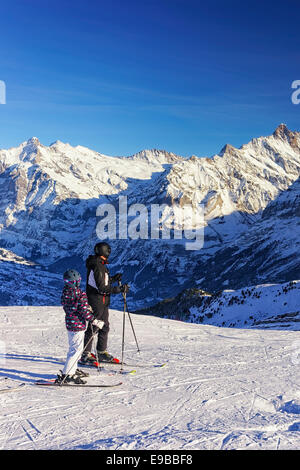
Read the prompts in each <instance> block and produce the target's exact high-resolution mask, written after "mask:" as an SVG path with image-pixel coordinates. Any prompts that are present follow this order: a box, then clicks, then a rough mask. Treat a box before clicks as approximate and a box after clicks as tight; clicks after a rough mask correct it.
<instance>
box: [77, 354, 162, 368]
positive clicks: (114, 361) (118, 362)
mask: <svg viewBox="0 0 300 470" xmlns="http://www.w3.org/2000/svg"><path fill="white" fill-rule="evenodd" d="M92 356H93V357H94V358H95V359H96V356H95V355H94V354H92ZM79 363H80V362H79ZM79 363H78V364H79ZM95 363H96V364H98V363H97V362H96V361H95ZM80 364H81V365H83V364H82V363H80ZM101 364H106V365H107V364H109V365H112V366H116V365H117V366H118V365H119V366H126V367H157V368H162V367H165V366H166V365H167V362H163V363H161V364H155V363H135V364H130V363H127V362H123V363H122V362H121V361H120V360H119V359H117V358H114V360H113V361H104V360H102V361H101ZM96 367H97V366H96Z"/></svg>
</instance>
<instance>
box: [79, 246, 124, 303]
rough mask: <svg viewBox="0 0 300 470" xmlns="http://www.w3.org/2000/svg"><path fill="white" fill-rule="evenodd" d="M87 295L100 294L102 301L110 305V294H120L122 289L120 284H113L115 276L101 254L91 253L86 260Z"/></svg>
mask: <svg viewBox="0 0 300 470" xmlns="http://www.w3.org/2000/svg"><path fill="white" fill-rule="evenodd" d="M86 269H87V281H86V293H87V296H88V297H89V296H91V295H99V296H101V300H102V303H103V304H104V305H106V306H107V305H109V303H110V294H119V293H120V292H121V289H120V287H119V286H113V285H112V283H113V282H114V277H110V275H109V270H108V267H107V264H106V261H105V260H104V259H102V258H101V257H100V256H96V255H90V256H89V257H88V258H87V260H86Z"/></svg>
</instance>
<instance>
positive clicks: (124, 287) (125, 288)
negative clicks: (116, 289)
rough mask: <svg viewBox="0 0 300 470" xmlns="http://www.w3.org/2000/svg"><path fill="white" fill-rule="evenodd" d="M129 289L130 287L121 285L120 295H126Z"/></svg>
mask: <svg viewBox="0 0 300 470" xmlns="http://www.w3.org/2000/svg"><path fill="white" fill-rule="evenodd" d="M129 289H130V286H129V285H128V284H122V285H121V286H120V290H121V292H122V294H127V292H129Z"/></svg>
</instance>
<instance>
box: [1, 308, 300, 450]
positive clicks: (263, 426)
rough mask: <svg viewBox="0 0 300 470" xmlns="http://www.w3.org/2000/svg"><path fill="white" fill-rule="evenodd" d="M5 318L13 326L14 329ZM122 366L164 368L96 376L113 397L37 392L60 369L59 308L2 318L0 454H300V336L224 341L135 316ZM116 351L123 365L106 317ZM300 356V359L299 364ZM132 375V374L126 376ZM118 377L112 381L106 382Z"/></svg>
mask: <svg viewBox="0 0 300 470" xmlns="http://www.w3.org/2000/svg"><path fill="white" fill-rule="evenodd" d="M7 318H9V319H10V320H11V321H10V322H7ZM132 320H133V324H134V327H135V330H136V334H137V338H138V341H139V344H140V349H141V353H140V354H139V353H137V351H136V346H135V341H134V337H133V334H132V331H131V328H130V324H129V322H127V324H126V329H125V335H126V337H125V346H126V349H125V357H124V359H125V362H128V363H132V364H134V363H138V362H139V361H140V362H143V363H147V362H149V363H163V362H167V363H168V364H167V366H166V367H164V368H155V367H147V368H140V367H138V368H137V373H136V375H134V376H132V375H123V376H120V375H119V374H118V370H119V366H109V365H107V366H106V367H105V369H106V370H105V371H100V372H98V371H97V370H96V369H95V370H93V369H89V371H90V377H89V379H88V380H89V382H90V383H101V382H102V381H103V382H104V383H115V382H116V381H119V380H121V381H122V382H123V385H122V386H121V387H119V388H113V389H107V390H106V389H73V390H71V389H70V388H63V389H57V388H51V387H50V389H49V388H47V389H44V388H42V387H37V386H35V385H33V384H34V382H35V381H36V380H38V379H49V378H53V377H54V376H55V375H56V374H57V372H58V371H59V369H61V368H62V367H63V363H64V359H63V358H64V357H65V355H66V352H67V335H66V331H65V326H64V318H63V314H62V311H61V309H60V308H57V309H54V308H53V307H52V308H51V309H47V307H27V308H26V310H24V308H23V307H0V323H1V337H0V340H1V342H2V343H1V344H2V345H5V352H6V354H4V355H3V354H2V356H1V355H0V379H1V378H2V379H3V378H4V377H8V379H7V380H0V388H1V387H6V386H11V385H13V384H16V383H20V382H24V383H25V384H26V386H25V387H22V388H21V389H20V390H17V391H11V392H10V393H3V394H0V405H1V410H2V413H1V417H0V448H1V449H14V450H15V449H16V450H18V449H20V450H21V449H22V450H23V449H28V450H35V449H109V450H118V449H122V450H130V449H160V450H164V449H165V450H168V449H169V450H170V449H177V450H178V449H186V450H187V451H188V450H192V449H222V450H225V449H272V450H273V449H274V450H275V449H281V450H282V449H296V448H299V444H300V433H299V431H300V416H299V415H300V373H299V362H300V357H299V362H298V361H296V360H295V356H293V352H294V344H295V342H298V341H299V339H300V337H299V332H298V331H290V330H289V331H284V330H278V329H277V330H271V329H268V330H262V329H259V330H254V329H248V330H245V329H244V330H243V329H228V328H219V327H214V326H208V325H197V324H187V323H183V322H180V321H175V320H166V319H161V318H157V317H148V316H143V315H134V314H133V315H132ZM110 321H111V325H112V328H111V333H110V340H109V341H110V347H109V350H110V351H111V352H112V353H114V354H115V355H120V351H121V337H122V315H121V313H120V312H117V311H111V317H110ZM2 353H3V351H2ZM299 356H300V355H299ZM130 369H131V367H130ZM110 370H111V371H115V372H114V373H112V374H110Z"/></svg>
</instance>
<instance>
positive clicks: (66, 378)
mask: <svg viewBox="0 0 300 470" xmlns="http://www.w3.org/2000/svg"><path fill="white" fill-rule="evenodd" d="M60 372H61V371H60ZM54 383H56V384H58V385H63V384H64V383H66V384H69V383H70V384H72V383H73V384H77V385H84V384H86V380H82V379H81V378H80V377H79V376H78V375H76V374H74V375H66V374H63V373H62V372H61V374H60V375H59V374H57V378H56V379H55V382H54Z"/></svg>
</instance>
